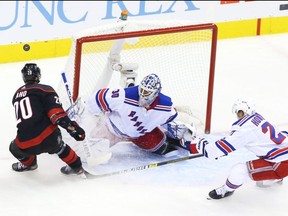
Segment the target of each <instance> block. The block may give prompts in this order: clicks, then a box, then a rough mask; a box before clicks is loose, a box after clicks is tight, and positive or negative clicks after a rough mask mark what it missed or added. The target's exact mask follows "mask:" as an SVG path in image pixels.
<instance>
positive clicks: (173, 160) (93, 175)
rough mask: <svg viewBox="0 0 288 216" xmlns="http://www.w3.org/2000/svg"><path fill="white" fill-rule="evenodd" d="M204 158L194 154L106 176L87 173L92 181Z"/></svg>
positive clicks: (105, 174) (106, 174)
mask: <svg viewBox="0 0 288 216" xmlns="http://www.w3.org/2000/svg"><path fill="white" fill-rule="evenodd" d="M202 156H203V154H197V155H196V154H194V155H189V156H186V157H181V158H176V159H172V160H166V161H162V162H158V163H151V164H146V165H142V166H138V167H132V168H128V169H123V170H119V171H115V172H110V173H104V174H92V173H90V172H89V171H87V172H88V178H91V179H92V178H102V177H107V176H113V175H119V174H124V173H128V172H134V171H139V170H145V169H151V168H155V167H160V166H164V165H167V164H172V163H178V162H181V161H185V160H191V159H195V158H199V157H202Z"/></svg>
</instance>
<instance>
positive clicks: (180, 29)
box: [72, 23, 218, 134]
mask: <svg viewBox="0 0 288 216" xmlns="http://www.w3.org/2000/svg"><path fill="white" fill-rule="evenodd" d="M209 29H210V30H212V42H211V55H210V69H209V70H210V71H209V80H208V96H207V107H206V121H205V128H204V132H205V133H206V134H209V133H210V130H211V118H212V103H213V88H214V76H215V63H216V49H217V37H218V28H217V25H216V24H214V23H206V24H198V25H187V26H177V27H167V28H158V29H152V30H141V31H133V32H123V33H114V34H104V35H96V36H87V37H81V38H78V39H77V40H76V52H75V62H74V80H73V82H74V83H73V97H72V98H73V101H74V102H75V101H76V100H77V98H78V96H79V86H80V83H78V81H79V80H80V69H81V53H82V45H83V43H89V42H99V41H107V40H116V39H123V38H134V37H141V36H152V35H161V34H169V33H177V32H188V31H197V30H209Z"/></svg>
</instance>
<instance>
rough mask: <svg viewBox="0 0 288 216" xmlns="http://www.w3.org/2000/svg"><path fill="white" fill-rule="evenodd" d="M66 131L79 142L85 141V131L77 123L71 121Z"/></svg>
mask: <svg viewBox="0 0 288 216" xmlns="http://www.w3.org/2000/svg"><path fill="white" fill-rule="evenodd" d="M66 130H67V132H68V133H69V134H70V136H72V137H73V138H74V139H75V140H77V141H82V140H84V139H85V131H84V130H83V129H82V128H81V127H80V126H79V125H78V124H77V122H75V121H71V123H70V124H69V126H68V127H67V129H66Z"/></svg>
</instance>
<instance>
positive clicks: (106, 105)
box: [86, 86, 177, 138]
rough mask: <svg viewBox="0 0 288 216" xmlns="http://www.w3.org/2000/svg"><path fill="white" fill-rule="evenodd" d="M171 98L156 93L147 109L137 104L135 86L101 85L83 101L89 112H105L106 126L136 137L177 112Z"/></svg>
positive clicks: (164, 121) (162, 123) (165, 121)
mask: <svg viewBox="0 0 288 216" xmlns="http://www.w3.org/2000/svg"><path fill="white" fill-rule="evenodd" d="M172 105H173V104H172V101H171V98H170V97H168V96H166V95H164V94H162V93H159V95H158V97H157V98H156V100H155V101H154V103H153V104H152V105H151V106H150V108H149V109H146V108H144V107H141V106H139V95H138V86H134V87H130V88H120V89H110V88H103V89H100V90H98V91H96V92H95V93H94V94H93V95H92V96H91V97H90V98H89V99H88V101H86V106H87V109H88V111H89V112H90V113H92V114H97V113H100V112H105V113H107V115H108V118H107V125H108V127H109V129H110V131H112V132H114V134H115V135H117V136H118V137H123V138H137V137H140V136H143V135H145V134H146V133H148V132H151V131H152V130H153V129H154V128H156V127H158V126H161V125H164V124H166V123H168V122H170V121H172V120H174V119H175V117H176V116H177V111H176V110H175V109H174V107H173V106H172Z"/></svg>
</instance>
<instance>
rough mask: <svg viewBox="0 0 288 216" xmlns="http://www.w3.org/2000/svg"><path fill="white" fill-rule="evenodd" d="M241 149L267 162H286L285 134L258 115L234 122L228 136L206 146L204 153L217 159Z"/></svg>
mask: <svg viewBox="0 0 288 216" xmlns="http://www.w3.org/2000/svg"><path fill="white" fill-rule="evenodd" d="M243 147H246V148H247V149H248V150H249V151H251V152H253V153H254V154H255V155H256V156H258V157H261V158H263V159H265V160H267V161H271V162H280V161H284V160H288V139H287V132H285V131H279V130H278V129H277V128H276V127H275V126H274V125H272V124H270V123H269V122H268V121H267V120H266V119H265V118H263V117H262V116H261V115H260V114H258V113H255V114H252V115H246V116H244V117H243V118H241V119H239V120H238V121H236V122H235V123H234V124H233V125H232V129H231V132H230V135H228V136H227V137H225V138H223V139H220V140H217V141H216V142H215V145H213V144H212V143H211V144H208V145H206V147H205V151H206V154H207V156H208V157H210V158H217V157H220V156H223V155H227V154H229V153H230V152H232V151H235V150H236V149H239V148H243Z"/></svg>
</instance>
